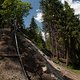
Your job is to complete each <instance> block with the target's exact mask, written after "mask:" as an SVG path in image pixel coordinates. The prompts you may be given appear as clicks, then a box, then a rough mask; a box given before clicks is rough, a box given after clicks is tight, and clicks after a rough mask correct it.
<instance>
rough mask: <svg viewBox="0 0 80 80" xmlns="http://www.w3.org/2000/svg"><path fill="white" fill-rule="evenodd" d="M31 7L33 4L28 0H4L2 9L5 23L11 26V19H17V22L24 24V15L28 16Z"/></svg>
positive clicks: (0, 11)
mask: <svg viewBox="0 0 80 80" xmlns="http://www.w3.org/2000/svg"><path fill="white" fill-rule="evenodd" d="M30 9H31V5H30V4H29V3H28V2H22V1H21V0H4V1H3V2H2V9H0V14H1V16H2V18H3V24H8V25H10V26H11V21H12V20H13V21H14V20H15V19H16V21H17V23H18V24H19V25H22V26H23V16H27V15H28V13H29V10H30Z"/></svg>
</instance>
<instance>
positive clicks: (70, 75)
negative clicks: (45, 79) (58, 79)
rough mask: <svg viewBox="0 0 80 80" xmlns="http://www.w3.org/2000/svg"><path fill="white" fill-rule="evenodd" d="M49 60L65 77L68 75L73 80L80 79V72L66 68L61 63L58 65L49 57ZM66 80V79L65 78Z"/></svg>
mask: <svg viewBox="0 0 80 80" xmlns="http://www.w3.org/2000/svg"><path fill="white" fill-rule="evenodd" d="M47 61H48V62H49V63H50V64H51V65H52V66H53V67H54V68H55V69H56V70H58V71H60V72H61V73H62V75H63V77H64V78H65V76H66V77H68V78H70V79H71V80H80V74H76V73H74V72H72V71H70V70H68V69H65V68H64V67H62V66H59V65H56V64H55V63H53V61H51V60H49V59H47ZM64 80H65V79H64Z"/></svg>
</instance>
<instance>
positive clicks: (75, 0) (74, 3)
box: [62, 0, 80, 14]
mask: <svg viewBox="0 0 80 80" xmlns="http://www.w3.org/2000/svg"><path fill="white" fill-rule="evenodd" d="M64 1H67V2H68V3H69V5H70V6H71V8H73V9H74V11H75V14H80V0H62V2H63V3H64Z"/></svg>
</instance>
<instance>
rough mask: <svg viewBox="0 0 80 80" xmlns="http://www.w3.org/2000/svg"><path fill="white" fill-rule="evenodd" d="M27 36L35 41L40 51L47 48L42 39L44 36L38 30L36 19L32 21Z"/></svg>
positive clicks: (26, 32)
mask: <svg viewBox="0 0 80 80" xmlns="http://www.w3.org/2000/svg"><path fill="white" fill-rule="evenodd" d="M25 34H26V35H27V36H28V37H29V39H30V40H31V41H33V42H34V43H35V44H36V45H37V46H38V47H39V48H40V49H44V48H45V42H44V40H43V39H42V34H41V32H40V31H39V29H38V25H37V24H36V22H35V19H34V17H32V19H31V23H30V27H28V28H27V29H26V31H25Z"/></svg>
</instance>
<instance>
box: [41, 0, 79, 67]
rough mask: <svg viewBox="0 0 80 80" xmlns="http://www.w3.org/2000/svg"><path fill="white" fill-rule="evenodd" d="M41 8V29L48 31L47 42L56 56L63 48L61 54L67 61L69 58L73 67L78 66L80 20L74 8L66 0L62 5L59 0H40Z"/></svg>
mask: <svg viewBox="0 0 80 80" xmlns="http://www.w3.org/2000/svg"><path fill="white" fill-rule="evenodd" d="M41 9H42V12H43V14H44V15H43V19H44V22H43V25H44V26H43V29H44V31H45V32H48V33H49V36H50V40H49V41H50V42H49V44H51V47H50V48H51V49H53V53H55V55H56V56H58V55H59V54H58V53H60V52H61V51H60V50H65V53H62V52H61V53H62V54H61V55H64V57H66V59H67V61H68V60H70V61H71V63H72V65H73V66H74V67H75V66H76V67H79V66H80V65H79V64H80V41H79V40H80V20H79V18H78V17H77V16H76V15H75V14H74V10H73V9H72V8H70V6H69V5H68V3H67V2H65V4H64V5H63V4H61V2H60V1H59V0H41ZM48 49H49V48H48ZM54 49H55V50H54ZM65 55H68V56H65ZM79 68H80V67H79Z"/></svg>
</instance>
